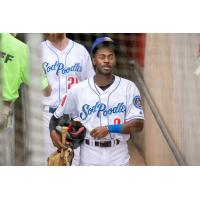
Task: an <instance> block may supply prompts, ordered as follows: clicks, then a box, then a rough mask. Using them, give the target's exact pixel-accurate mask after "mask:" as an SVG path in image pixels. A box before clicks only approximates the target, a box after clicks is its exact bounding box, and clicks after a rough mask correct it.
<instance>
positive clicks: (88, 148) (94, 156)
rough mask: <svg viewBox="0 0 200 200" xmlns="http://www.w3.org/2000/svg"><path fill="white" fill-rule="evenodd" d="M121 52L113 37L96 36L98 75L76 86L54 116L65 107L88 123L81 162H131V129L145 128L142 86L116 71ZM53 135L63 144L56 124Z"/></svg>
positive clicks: (94, 62) (93, 59)
mask: <svg viewBox="0 0 200 200" xmlns="http://www.w3.org/2000/svg"><path fill="white" fill-rule="evenodd" d="M117 52H118V46H117V44H116V43H115V42H114V41H113V40H112V39H111V38H108V37H100V38H97V39H96V41H95V42H94V44H93V45H92V49H91V53H92V61H93V65H94V67H95V70H96V75H95V76H94V77H91V78H89V79H87V80H85V81H83V82H81V83H80V84H79V85H78V86H74V87H73V88H72V89H71V90H70V91H69V93H68V95H67V96H66V97H65V99H64V100H63V101H65V102H63V104H61V105H60V106H59V108H58V109H57V110H56V112H55V114H54V116H53V117H52V119H51V121H53V122H55V121H56V119H57V118H58V117H60V116H61V115H62V112H60V110H62V109H63V108H64V113H65V114H69V113H71V114H72V116H73V118H75V119H76V118H78V119H79V120H80V121H81V123H82V124H83V125H84V126H85V127H86V130H87V132H86V138H85V140H84V143H83V144H82V145H81V151H80V152H81V153H80V165H104V166H105V165H112V166H113V165H128V164H129V158H130V156H129V153H128V147H127V140H128V139H129V138H130V133H136V132H138V131H141V130H142V128H143V119H144V114H143V110H142V107H141V98H140V93H139V90H138V88H137V87H136V85H135V84H134V83H133V82H131V81H129V80H127V79H124V78H121V77H118V76H115V75H113V74H112V72H113V68H114V66H115V65H116V55H117ZM50 127H51V124H50ZM51 137H52V139H53V142H54V144H55V145H57V146H60V138H59V137H58V135H57V133H56V132H55V127H51Z"/></svg>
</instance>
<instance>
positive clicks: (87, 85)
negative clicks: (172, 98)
mask: <svg viewBox="0 0 200 200" xmlns="http://www.w3.org/2000/svg"><path fill="white" fill-rule="evenodd" d="M63 108H64V114H71V116H73V118H78V119H79V120H80V121H81V122H82V124H83V125H84V126H85V127H86V129H87V134H86V138H89V139H90V138H91V135H90V132H91V130H92V129H94V128H96V127H99V126H106V125H112V124H123V123H124V122H126V121H129V120H132V119H144V113H143V109H142V107H141V97H140V93H139V90H138V88H137V87H136V85H135V84H134V83H133V82H132V81H129V80H127V79H124V78H120V77H118V76H115V81H114V82H113V84H112V85H111V86H110V87H109V88H107V89H106V90H104V91H103V90H102V89H101V88H99V87H98V86H97V85H96V84H95V82H94V78H93V77H91V78H89V79H87V80H85V81H83V82H81V83H80V84H78V85H76V86H74V87H73V88H72V89H71V90H70V91H69V93H68V94H67V95H66V96H65V97H64V98H63V101H62V103H61V104H60V105H59V107H58V109H57V110H56V112H55V113H54V115H55V117H57V118H59V117H60V116H61V115H62V112H63ZM129 137H130V135H129V134H115V133H111V134H110V135H107V136H106V138H107V139H111V138H118V139H120V141H127V140H128V139H129Z"/></svg>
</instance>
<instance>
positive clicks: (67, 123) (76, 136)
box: [56, 115, 86, 149]
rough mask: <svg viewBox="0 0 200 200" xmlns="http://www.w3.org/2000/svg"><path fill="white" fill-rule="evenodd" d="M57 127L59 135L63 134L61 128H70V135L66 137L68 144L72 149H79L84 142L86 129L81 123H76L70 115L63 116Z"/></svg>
mask: <svg viewBox="0 0 200 200" xmlns="http://www.w3.org/2000/svg"><path fill="white" fill-rule="evenodd" d="M58 125H59V126H57V127H56V131H57V133H60V132H61V127H63V126H64V127H68V133H67V135H66V142H67V144H68V145H70V147H71V148H72V149H76V148H78V147H79V146H80V145H81V143H82V142H83V141H84V138H85V134H86V129H85V127H84V126H83V125H82V123H81V122H79V121H74V120H73V119H71V118H69V116H68V115H63V116H62V117H61V118H60V120H59V123H58Z"/></svg>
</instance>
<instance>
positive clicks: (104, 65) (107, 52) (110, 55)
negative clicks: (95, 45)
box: [92, 47, 116, 75]
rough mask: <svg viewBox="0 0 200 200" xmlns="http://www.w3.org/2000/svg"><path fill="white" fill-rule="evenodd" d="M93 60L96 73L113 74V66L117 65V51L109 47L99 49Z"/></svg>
mask: <svg viewBox="0 0 200 200" xmlns="http://www.w3.org/2000/svg"><path fill="white" fill-rule="evenodd" d="M92 60H93V64H94V66H95V68H96V73H100V74H104V75H108V74H112V71H113V67H114V66H115V65H116V57H115V53H114V51H113V50H111V49H110V48H107V47H105V48H101V49H98V50H97V52H96V53H95V55H94V57H93V59H92Z"/></svg>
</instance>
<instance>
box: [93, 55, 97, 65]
mask: <svg viewBox="0 0 200 200" xmlns="http://www.w3.org/2000/svg"><path fill="white" fill-rule="evenodd" d="M92 64H93V65H94V66H95V65H96V59H95V57H94V56H92Z"/></svg>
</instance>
